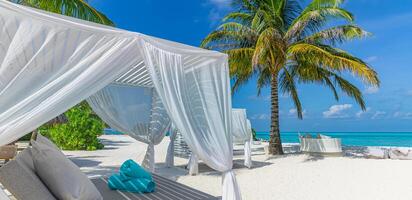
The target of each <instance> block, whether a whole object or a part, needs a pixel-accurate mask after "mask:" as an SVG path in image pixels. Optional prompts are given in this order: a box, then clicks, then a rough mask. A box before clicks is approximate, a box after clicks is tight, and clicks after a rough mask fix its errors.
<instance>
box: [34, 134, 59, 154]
mask: <svg viewBox="0 0 412 200" xmlns="http://www.w3.org/2000/svg"><path fill="white" fill-rule="evenodd" d="M36 142H38V143H42V144H44V145H47V146H49V147H52V148H55V149H56V150H59V151H60V149H59V147H57V146H56V145H55V144H54V143H53V142H52V141H50V140H49V139H48V138H46V137H44V136H43V135H41V134H40V133H39V134H37V138H36Z"/></svg>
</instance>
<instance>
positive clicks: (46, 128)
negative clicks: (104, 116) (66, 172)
mask: <svg viewBox="0 0 412 200" xmlns="http://www.w3.org/2000/svg"><path fill="white" fill-rule="evenodd" d="M65 115H66V116H67V118H68V123H64V124H56V125H48V124H46V125H43V126H42V127H41V128H40V130H39V132H40V133H41V134H42V135H45V136H46V137H48V138H50V139H51V140H52V141H53V142H54V143H55V144H56V145H57V146H59V147H60V148H62V149H64V150H88V151H92V150H96V149H101V148H103V145H102V144H101V143H100V141H99V140H98V138H97V137H98V136H100V135H101V134H102V133H103V128H104V125H105V124H104V123H103V122H102V120H101V119H100V118H99V117H98V116H97V115H96V114H95V113H94V112H93V110H92V109H91V108H90V106H89V105H88V104H87V103H86V102H82V103H80V104H79V105H77V106H75V107H73V108H71V109H70V110H68V111H67V112H66V113H65Z"/></svg>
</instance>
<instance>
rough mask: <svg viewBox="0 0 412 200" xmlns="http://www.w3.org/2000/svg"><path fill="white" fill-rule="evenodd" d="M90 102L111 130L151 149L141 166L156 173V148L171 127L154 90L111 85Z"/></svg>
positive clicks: (95, 95) (90, 98)
mask: <svg viewBox="0 0 412 200" xmlns="http://www.w3.org/2000/svg"><path fill="white" fill-rule="evenodd" d="M87 102H88V103H89V105H90V106H91V107H92V109H93V111H94V112H96V114H97V115H99V117H100V118H101V119H102V120H103V121H104V122H106V123H107V124H108V125H109V126H110V127H112V128H115V129H117V130H119V131H121V132H123V133H126V134H128V135H130V136H131V137H133V138H134V139H136V140H138V141H141V142H144V143H146V144H147V145H148V148H147V151H146V156H145V158H144V160H143V162H142V165H143V167H145V168H146V169H148V170H150V171H152V172H153V171H154V169H155V160H154V157H155V156H154V145H157V144H159V143H160V142H161V141H162V139H163V138H164V136H165V134H166V132H167V130H168V129H169V124H170V120H169V117H168V116H167V113H166V110H165V109H164V107H163V105H162V102H161V101H160V99H159V97H158V95H157V94H156V92H155V91H154V89H152V88H146V87H136V86H126V85H113V84H111V85H109V86H107V87H105V88H104V89H102V90H100V91H99V92H97V93H95V94H94V95H92V96H91V97H89V98H88V99H87Z"/></svg>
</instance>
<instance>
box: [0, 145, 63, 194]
mask: <svg viewBox="0 0 412 200" xmlns="http://www.w3.org/2000/svg"><path fill="white" fill-rule="evenodd" d="M32 169H33V162H32V160H31V150H30V149H29V148H28V149H25V150H24V151H23V152H21V153H19V154H18V156H17V158H16V160H12V161H10V162H8V163H7V164H6V165H4V166H3V167H1V168H0V182H1V183H2V184H3V186H4V187H5V188H6V189H7V190H8V191H10V192H11V193H12V194H13V196H14V197H16V198H17V199H19V200H36V199H44V200H55V198H54V196H53V195H52V194H51V193H50V192H49V190H48V189H47V188H46V186H45V185H44V184H43V183H42V182H41V180H40V179H39V178H38V177H37V175H36V174H35V172H34V171H33V170H32Z"/></svg>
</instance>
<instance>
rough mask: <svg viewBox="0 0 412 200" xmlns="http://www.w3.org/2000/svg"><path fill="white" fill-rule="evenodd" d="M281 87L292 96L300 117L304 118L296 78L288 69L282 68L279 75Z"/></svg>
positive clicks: (283, 91) (284, 92)
mask: <svg viewBox="0 0 412 200" xmlns="http://www.w3.org/2000/svg"><path fill="white" fill-rule="evenodd" d="M279 87H280V90H281V91H282V93H283V94H288V95H289V96H290V97H291V98H292V101H293V103H294V105H295V108H296V111H297V112H296V113H297V115H298V118H299V119H302V118H303V109H302V104H301V102H300V99H299V95H298V91H297V88H296V84H295V80H294V79H293V77H292V75H291V74H290V73H289V71H288V70H287V69H284V70H282V72H281V74H280V75H279Z"/></svg>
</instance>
